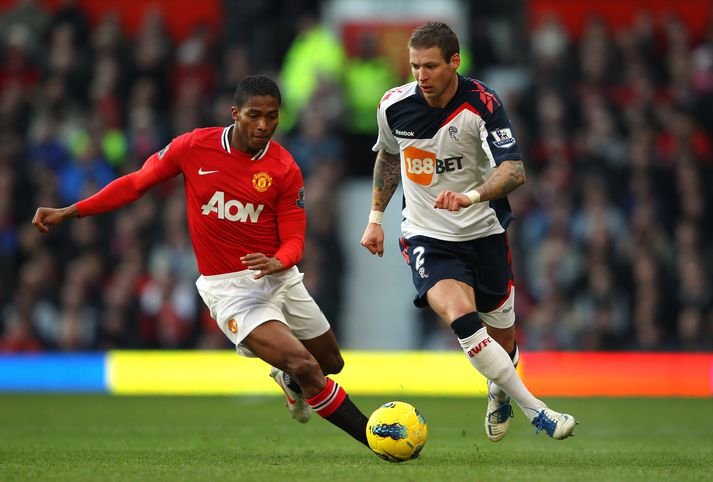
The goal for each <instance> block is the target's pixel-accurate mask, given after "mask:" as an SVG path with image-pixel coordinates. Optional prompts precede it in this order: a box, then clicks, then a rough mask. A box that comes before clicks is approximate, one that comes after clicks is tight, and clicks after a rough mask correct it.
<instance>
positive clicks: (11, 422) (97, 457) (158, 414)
mask: <svg viewBox="0 0 713 482" xmlns="http://www.w3.org/2000/svg"><path fill="white" fill-rule="evenodd" d="M353 398H354V400H355V402H356V403H357V404H358V405H359V406H360V407H361V408H362V410H363V411H364V412H365V413H371V411H372V410H374V409H375V408H376V407H377V406H378V405H380V404H381V403H382V402H385V401H389V400H404V401H408V402H410V403H412V404H414V405H416V406H417V407H418V408H419V409H421V411H422V413H423V414H424V416H425V418H426V421H427V422H428V428H429V439H428V443H427V444H426V447H425V449H424V450H423V452H422V454H421V458H420V459H418V460H414V461H411V462H407V463H402V464H390V463H388V462H385V461H382V460H381V459H379V458H377V457H376V456H374V455H373V454H372V453H371V452H370V451H368V450H367V449H366V448H364V447H362V446H361V445H359V444H358V443H356V442H355V441H353V440H352V439H351V438H350V437H348V436H347V435H346V434H344V433H342V432H341V431H340V430H338V429H336V428H335V427H333V426H331V425H330V424H329V423H327V422H325V421H324V420H321V419H319V417H316V416H315V417H314V418H313V419H312V421H310V422H309V423H308V424H305V425H301V424H298V423H297V422H295V421H293V420H292V419H291V418H289V415H288V413H287V411H286V409H285V408H284V406H283V402H282V399H281V398H277V397H260V398H253V397H117V396H114V397H112V396H104V395H8V394H2V395H0V480H3V481H12V480H28V481H30V480H31V481H44V480H66V481H73V482H74V481H94V480H116V481H125V480H139V481H140V480H147V481H156V480H166V481H169V480H170V481H179V480H186V481H218V480H240V481H260V482H263V481H310V482H311V481H330V482H335V481H338V482H345V481H369V482H375V481H390V482H392V481H440V480H443V481H460V480H468V481H472V480H483V481H487V480H493V481H504V480H517V481H521V480H543V481H553V480H583V481H589V480H607V481H620V480H632V481H649V480H666V481H686V480H701V481H702V480H711V477H713V400H711V399H608V398H596V399H547V400H546V401H547V402H548V403H550V405H551V406H552V407H554V408H557V409H559V410H566V411H568V412H569V413H572V414H574V415H575V416H577V418H579V419H580V420H581V424H580V425H579V426H578V427H577V429H576V430H575V434H576V436H575V437H574V438H570V439H568V440H565V441H555V440H551V439H549V438H548V437H547V436H545V435H544V434H539V435H535V433H534V429H533V428H532V427H530V426H529V425H528V424H527V423H526V421H525V418H524V416H523V415H522V413H521V412H519V411H518V410H517V409H516V413H515V418H514V419H513V420H512V424H511V429H510V433H508V435H507V437H506V438H505V439H504V440H503V441H501V442H499V443H491V442H489V441H488V440H487V439H486V437H485V434H484V432H483V428H482V423H483V415H484V414H483V410H484V408H485V400H484V399H482V398H477V399H468V398H425V397H419V398H415V397H406V396H391V397H389V396H382V397H362V396H356V397H353Z"/></svg>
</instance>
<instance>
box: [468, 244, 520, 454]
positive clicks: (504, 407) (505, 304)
mask: <svg viewBox="0 0 713 482" xmlns="http://www.w3.org/2000/svg"><path fill="white" fill-rule="evenodd" d="M472 249H473V259H474V263H473V269H474V270H475V276H474V283H473V286H474V292H475V299H476V305H477V306H478V314H479V315H480V319H481V321H483V324H484V325H485V328H486V330H487V332H488V335H489V336H490V337H491V338H492V339H493V340H495V341H496V342H497V343H498V344H499V345H500V346H502V347H503V348H504V349H505V351H506V352H508V355H510V359H511V360H512V362H513V366H514V367H517V362H518V358H519V356H518V351H517V345H516V343H515V284H514V277H513V273H512V267H511V263H510V259H511V258H510V250H509V246H508V243H507V237H506V235H505V234H504V233H503V234H500V235H495V236H488V237H486V238H481V239H476V240H474V241H472ZM512 416H513V412H512V407H511V405H510V396H509V395H508V394H507V393H506V392H505V390H503V389H502V388H501V387H500V386H499V385H498V384H497V383H494V382H492V381H488V405H487V409H486V412H485V422H484V428H485V433H486V435H487V436H488V438H489V439H490V440H491V441H493V442H497V441H499V440H501V439H502V438H503V437H505V434H506V433H507V431H508V428H509V426H510V417H512Z"/></svg>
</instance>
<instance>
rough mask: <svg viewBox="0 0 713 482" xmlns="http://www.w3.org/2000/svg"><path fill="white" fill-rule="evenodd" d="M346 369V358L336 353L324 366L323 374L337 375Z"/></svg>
mask: <svg viewBox="0 0 713 482" xmlns="http://www.w3.org/2000/svg"><path fill="white" fill-rule="evenodd" d="M343 368H344V358H342V355H341V354H340V353H336V354H335V355H334V356H332V357H330V358H329V360H328V361H327V362H326V363H325V364H324V365H323V366H322V373H324V374H325V375H336V374H337V373H339V372H341V371H342V369H343Z"/></svg>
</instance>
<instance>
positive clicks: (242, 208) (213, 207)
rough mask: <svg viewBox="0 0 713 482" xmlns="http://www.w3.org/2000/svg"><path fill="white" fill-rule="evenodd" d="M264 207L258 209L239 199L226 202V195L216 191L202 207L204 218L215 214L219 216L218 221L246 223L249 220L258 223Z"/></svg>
mask: <svg viewBox="0 0 713 482" xmlns="http://www.w3.org/2000/svg"><path fill="white" fill-rule="evenodd" d="M264 207H265V206H264V205H262V204H258V206H257V207H255V205H254V204H252V203H247V204H243V203H241V202H240V201H238V200H237V199H233V200H231V201H228V202H225V193H224V192H223V191H216V192H215V194H213V197H212V198H210V201H208V203H207V204H205V205H203V206H202V207H201V211H202V212H203V215H204V216H208V215H209V214H210V213H213V212H214V213H217V214H218V219H227V220H228V221H240V222H241V223H244V222H247V221H248V218H249V219H250V222H251V223H256V222H257V221H258V218H259V217H260V213H261V212H262V210H263V208H264Z"/></svg>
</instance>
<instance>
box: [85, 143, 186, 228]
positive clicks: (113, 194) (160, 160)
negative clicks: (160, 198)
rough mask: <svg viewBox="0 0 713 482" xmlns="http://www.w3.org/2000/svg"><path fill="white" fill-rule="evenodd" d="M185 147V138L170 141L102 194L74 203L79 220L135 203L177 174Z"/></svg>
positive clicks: (111, 184)
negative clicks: (137, 168) (154, 187)
mask: <svg viewBox="0 0 713 482" xmlns="http://www.w3.org/2000/svg"><path fill="white" fill-rule="evenodd" d="M188 143H189V139H188V134H184V135H183V136H180V137H178V138H176V139H174V140H173V141H172V142H171V143H170V144H168V145H167V146H166V147H164V148H163V149H162V150H161V151H159V152H157V153H155V154H153V155H152V156H151V157H149V158H148V159H147V160H146V162H145V163H144V165H143V166H142V167H141V169H139V170H138V171H135V172H132V173H130V174H126V175H125V176H122V177H120V178H118V179H115V180H114V181H112V182H111V183H109V184H108V185H107V186H106V187H104V188H103V189H102V190H100V191H99V192H97V193H96V194H94V195H93V196H90V197H88V198H86V199H83V200H81V201H79V202H77V204H76V205H77V210H78V212H79V217H84V216H92V215H94V214H101V213H105V212H108V211H113V210H115V209H117V208H120V207H122V206H125V205H126V204H129V203H132V202H134V201H136V200H137V199H138V198H140V197H141V196H143V195H144V193H145V192H146V191H148V190H149V189H150V188H151V187H153V186H155V185H156V184H158V183H160V182H162V181H165V180H166V179H169V178H171V177H175V176H176V175H178V174H179V173H180V172H181V167H180V163H179V160H180V157H181V153H182V151H183V150H184V149H185V146H186V145H187V144H188Z"/></svg>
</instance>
